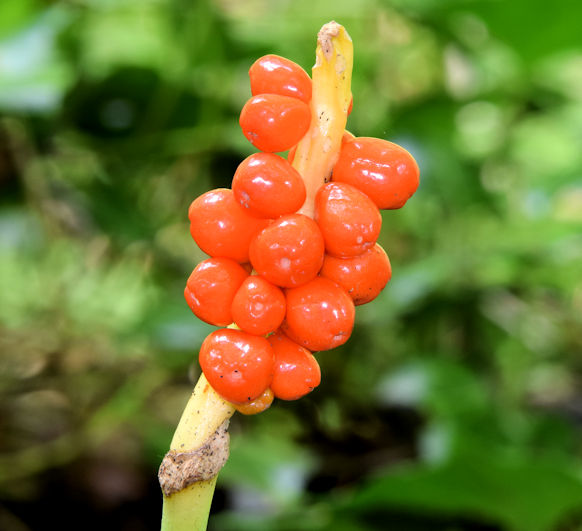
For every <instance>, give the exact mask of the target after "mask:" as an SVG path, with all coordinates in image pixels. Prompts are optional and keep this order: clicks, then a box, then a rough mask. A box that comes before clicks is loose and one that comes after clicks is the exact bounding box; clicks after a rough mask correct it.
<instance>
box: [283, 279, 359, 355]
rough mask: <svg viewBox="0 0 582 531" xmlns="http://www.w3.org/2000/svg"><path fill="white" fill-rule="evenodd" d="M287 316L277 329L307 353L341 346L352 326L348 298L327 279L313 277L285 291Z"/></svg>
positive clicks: (351, 304) (351, 313) (352, 317)
mask: <svg viewBox="0 0 582 531" xmlns="http://www.w3.org/2000/svg"><path fill="white" fill-rule="evenodd" d="M285 296H286V300H287V313H286V316H285V321H283V324H282V325H281V329H282V330H283V331H284V332H285V334H286V335H287V336H289V337H290V338H291V339H292V340H293V341H295V342H296V343H299V344H300V345H302V346H304V347H305V348H308V349H309V350H311V351H319V350H329V349H332V348H335V347H338V346H340V345H343V344H344V343H345V342H346V341H347V340H348V338H349V337H350V334H351V333H352V329H353V327H354V318H355V313H356V311H355V308H354V303H353V301H352V299H351V298H350V296H349V295H348V294H347V293H346V292H345V291H344V289H343V288H341V287H340V286H339V285H338V284H336V283H335V282H333V281H332V280H329V279H328V278H323V277H317V278H315V279H313V280H312V281H311V282H308V283H307V284H303V285H302V286H299V287H298V288H292V289H288V290H286V292H285Z"/></svg>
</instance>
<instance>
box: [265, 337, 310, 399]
mask: <svg viewBox="0 0 582 531" xmlns="http://www.w3.org/2000/svg"><path fill="white" fill-rule="evenodd" d="M267 339H268V341H269V343H270V344H271V347H273V352H274V354H275V363H274V373H273V381H272V382H271V389H272V390H273V393H274V394H275V396H276V397H277V398H280V399H281V400H297V399H298V398H301V397H302V396H305V395H306V394H307V393H310V392H311V391H313V389H315V388H316V387H317V386H318V385H319V383H320V382H321V371H320V369H319V364H318V363H317V360H316V359H315V358H314V357H313V354H311V352H309V350H307V349H306V348H304V347H302V346H301V345H298V344H297V343H295V341H292V340H291V339H289V338H288V337H287V336H285V334H283V333H281V332H278V333H275V334H273V335H272V336H269V337H268V338H267Z"/></svg>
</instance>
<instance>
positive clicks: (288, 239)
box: [250, 214, 324, 288]
mask: <svg viewBox="0 0 582 531" xmlns="http://www.w3.org/2000/svg"><path fill="white" fill-rule="evenodd" d="M323 254H324V242H323V236H322V235H321V231H320V230H319V227H318V226H317V223H315V221H313V220H312V219H311V218H309V217H307V216H304V215H303V214H289V215H287V216H281V217H280V218H279V219H277V220H275V221H274V222H272V223H271V224H270V225H269V226H268V227H266V228H265V229H263V230H262V231H261V232H260V233H259V234H257V236H256V237H255V238H254V239H253V241H252V242H251V247H250V256H251V263H252V264H253V267H254V268H255V271H256V272H257V273H258V274H259V275H261V276H262V277H264V278H266V279H267V280H268V281H269V282H272V283H273V284H276V285H277V286H281V287H284V288H290V287H293V286H299V285H300V284H304V283H305V282H308V281H310V280H312V279H313V278H315V276H316V275H317V273H318V272H319V270H320V269H321V265H322V264H323Z"/></svg>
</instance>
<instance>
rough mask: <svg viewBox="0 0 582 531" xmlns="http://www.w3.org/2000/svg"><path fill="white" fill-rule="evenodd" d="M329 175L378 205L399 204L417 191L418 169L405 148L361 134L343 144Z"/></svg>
mask: <svg viewBox="0 0 582 531" xmlns="http://www.w3.org/2000/svg"><path fill="white" fill-rule="evenodd" d="M332 179H333V180H334V181H336V182H343V183H347V184H351V185H352V186H355V187H356V188H358V189H359V190H361V191H362V192H364V193H365V194H366V195H367V196H368V197H370V199H371V200H372V201H374V203H376V205H377V206H378V208H382V209H394V208H400V207H402V206H403V205H404V203H406V201H407V200H408V199H409V198H410V196H412V194H413V193H414V192H415V191H416V189H417V188H418V184H419V169H418V166H417V164H416V161H415V160H414V158H412V155H411V154H410V153H408V151H406V150H405V149H404V148H402V147H400V146H398V145H396V144H393V143H392V142H388V141H386V140H382V139H380V138H369V137H360V138H355V139H354V140H352V141H351V142H346V143H345V144H343V145H342V148H341V151H340V155H339V159H338V161H337V163H336V165H335V166H334V168H333V175H332Z"/></svg>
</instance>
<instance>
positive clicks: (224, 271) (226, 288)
mask: <svg viewBox="0 0 582 531" xmlns="http://www.w3.org/2000/svg"><path fill="white" fill-rule="evenodd" d="M247 277H248V273H247V272H246V271H245V270H244V269H243V268H242V267H241V266H240V265H239V264H237V263H236V262H235V261H233V260H230V259H228V258H208V259H207V260H204V261H203V262H200V263H199V264H198V265H197V266H196V268H195V269H194V271H192V274H191V275H190V278H188V282H187V283H186V288H185V289H184V297H185V299H186V302H187V303H188V306H190V309H191V310H192V311H193V312H194V314H195V315H196V316H197V317H198V318H199V319H202V320H203V321H205V322H206V323H209V324H211V325H215V326H227V325H229V324H230V323H232V314H231V312H230V307H231V304H232V300H233V299H234V296H235V293H236V292H237V290H238V289H239V287H240V285H241V284H242V283H243V281H244V279H245V278H247Z"/></svg>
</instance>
